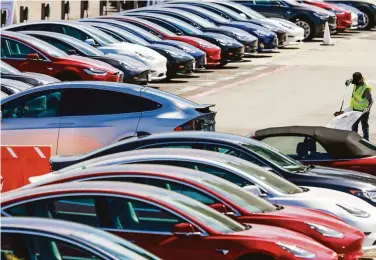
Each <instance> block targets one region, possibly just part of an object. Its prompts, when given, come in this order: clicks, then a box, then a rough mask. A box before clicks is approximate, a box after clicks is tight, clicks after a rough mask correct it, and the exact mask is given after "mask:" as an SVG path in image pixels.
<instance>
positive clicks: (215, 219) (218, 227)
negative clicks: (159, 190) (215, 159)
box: [159, 195, 246, 234]
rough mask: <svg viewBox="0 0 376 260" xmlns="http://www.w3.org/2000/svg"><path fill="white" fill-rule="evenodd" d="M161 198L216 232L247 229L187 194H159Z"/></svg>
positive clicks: (224, 232)
mask: <svg viewBox="0 0 376 260" xmlns="http://www.w3.org/2000/svg"><path fill="white" fill-rule="evenodd" d="M159 199H160V200H162V201H164V202H165V203H168V204H170V205H172V206H174V207H175V208H177V209H178V210H181V211H183V212H184V213H186V214H187V215H189V216H190V217H192V218H193V219H195V220H197V221H198V222H200V223H202V224H204V225H205V226H207V227H209V228H210V229H212V230H214V231H215V232H218V233H221V234H228V233H233V232H240V231H244V230H246V228H245V226H243V225H241V224H239V223H238V222H236V221H235V220H232V219H231V218H229V217H226V216H225V215H222V214H220V213H218V212H217V211H216V210H214V209H212V208H210V207H208V206H206V205H204V204H202V203H200V202H197V201H194V200H193V199H190V198H188V197H186V198H185V196H182V195H181V196H165V195H161V196H159Z"/></svg>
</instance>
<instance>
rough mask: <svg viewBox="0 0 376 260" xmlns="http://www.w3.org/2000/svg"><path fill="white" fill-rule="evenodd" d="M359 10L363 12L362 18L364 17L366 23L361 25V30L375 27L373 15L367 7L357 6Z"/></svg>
mask: <svg viewBox="0 0 376 260" xmlns="http://www.w3.org/2000/svg"><path fill="white" fill-rule="evenodd" d="M359 10H360V11H362V12H363V13H364V18H365V19H366V24H365V25H364V26H362V27H361V28H360V29H361V30H371V29H372V28H373V27H375V25H376V24H375V17H374V15H373V14H372V12H371V11H369V10H368V9H367V8H364V7H359Z"/></svg>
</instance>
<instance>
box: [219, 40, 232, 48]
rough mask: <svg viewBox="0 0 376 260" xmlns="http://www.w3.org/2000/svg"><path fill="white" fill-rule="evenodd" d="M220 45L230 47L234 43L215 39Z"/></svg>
mask: <svg viewBox="0 0 376 260" xmlns="http://www.w3.org/2000/svg"><path fill="white" fill-rule="evenodd" d="M215 40H216V41H217V42H218V43H219V44H220V45H224V46H229V45H231V44H232V43H231V42H228V41H224V40H222V39H215Z"/></svg>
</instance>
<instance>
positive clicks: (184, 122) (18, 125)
mask: <svg viewBox="0 0 376 260" xmlns="http://www.w3.org/2000/svg"><path fill="white" fill-rule="evenodd" d="M1 107H2V121H1V129H2V131H1V139H2V144H3V145H50V146H51V147H52V151H51V154H52V155H78V154H82V153H87V152H90V151H93V150H95V149H98V148H100V147H102V146H105V145H108V144H112V143H116V142H118V141H120V140H122V139H125V138H128V137H131V136H140V135H147V134H154V133H161V132H170V131H185V130H204V131H214V130H215V115H216V113H215V112H213V111H211V110H210V107H211V105H199V104H196V103H194V102H191V101H189V100H187V99H184V98H181V97H179V96H176V95H173V94H170V93H167V92H163V91H160V90H156V89H153V88H149V87H143V86H138V85H130V84H123V83H112V82H91V81H90V82H85V81H83V82H62V83H56V84H50V85H47V86H41V87H36V88H31V89H29V90H26V91H22V92H20V93H17V94H14V95H12V96H9V97H6V98H3V99H2V100H1Z"/></svg>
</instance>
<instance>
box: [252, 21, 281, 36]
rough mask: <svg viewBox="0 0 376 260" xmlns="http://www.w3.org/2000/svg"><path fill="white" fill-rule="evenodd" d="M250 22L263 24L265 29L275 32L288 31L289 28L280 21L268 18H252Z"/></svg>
mask: <svg viewBox="0 0 376 260" xmlns="http://www.w3.org/2000/svg"><path fill="white" fill-rule="evenodd" d="M248 22H249V23H252V24H256V25H260V26H262V27H263V28H264V29H267V30H271V31H273V32H279V33H286V32H287V30H286V29H285V28H283V27H282V25H280V24H278V23H270V22H267V19H252V20H249V21H248Z"/></svg>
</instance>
